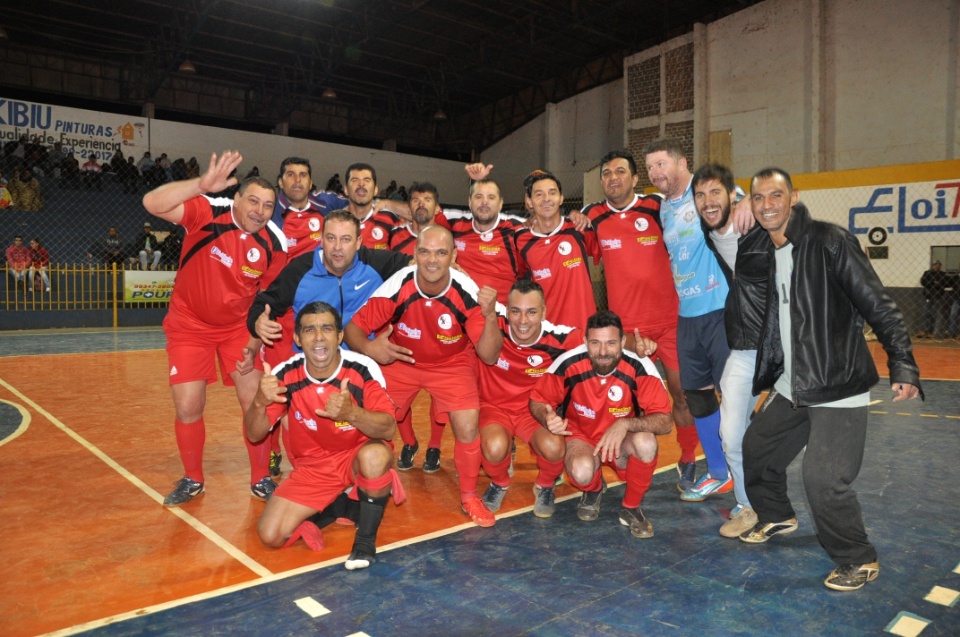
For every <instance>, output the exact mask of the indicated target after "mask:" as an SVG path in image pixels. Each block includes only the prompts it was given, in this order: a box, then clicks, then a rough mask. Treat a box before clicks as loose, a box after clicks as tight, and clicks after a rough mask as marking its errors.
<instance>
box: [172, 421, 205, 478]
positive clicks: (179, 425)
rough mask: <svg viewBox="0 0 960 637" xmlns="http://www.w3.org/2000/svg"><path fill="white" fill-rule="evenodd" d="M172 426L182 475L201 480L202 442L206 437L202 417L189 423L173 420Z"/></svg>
mask: <svg viewBox="0 0 960 637" xmlns="http://www.w3.org/2000/svg"><path fill="white" fill-rule="evenodd" d="M173 428H174V431H175V432H176V435H177V448H178V449H180V461H181V462H183V472H184V475H185V476H187V477H188V478H190V479H191V480H196V481H197V482H203V443H204V442H206V439H207V428H206V425H204V424H203V418H201V419H200V420H197V421H196V422H191V423H185V422H180V421H179V420H175V421H174V425H173Z"/></svg>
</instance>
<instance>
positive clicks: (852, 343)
mask: <svg viewBox="0 0 960 637" xmlns="http://www.w3.org/2000/svg"><path fill="white" fill-rule="evenodd" d="M786 237H787V239H788V240H789V241H790V243H792V244H793V275H792V277H791V281H790V298H791V305H790V319H791V322H792V331H791V338H792V340H793V402H794V405H796V406H804V405H816V404H821V403H826V402H831V401H834V400H840V399H842V398H849V397H850V396H856V395H857V394H862V393H863V392H865V391H867V390H868V389H870V387H872V386H873V385H875V384H876V383H877V381H878V380H879V375H878V374H877V368H876V366H875V365H874V363H873V358H872V357H871V355H870V351H869V349H868V348H867V343H866V340H865V339H864V338H863V322H864V319H866V321H867V322H868V323H869V324H870V325H871V327H873V331H874V333H875V334H876V335H877V340H879V342H880V343H881V344H882V345H883V349H884V350H885V351H886V352H887V358H888V363H887V364H888V366H889V368H890V382H891V384H893V383H901V382H902V383H909V384H911V385H915V386H917V387H918V388H919V387H920V370H919V369H918V368H917V363H916V361H915V360H914V358H913V346H912V345H911V343H910V337H909V336H908V335H907V330H906V327H905V326H904V321H903V314H902V313H901V312H900V310H899V308H897V305H896V303H894V302H893V299H891V298H890V295H889V294H887V291H886V290H885V289H884V287H883V284H882V283H881V282H880V279H879V278H878V277H877V274H876V272H874V270H873V266H871V265H870V261H868V260H867V257H866V255H865V254H864V253H863V250H862V249H861V248H860V244H859V243H858V242H857V240H856V239H855V238H854V237H853V235H851V234H850V233H849V232H847V231H846V230H844V229H843V228H840V227H839V226H836V225H833V224H831V223H825V222H822V221H815V220H814V219H812V218H811V217H810V212H809V211H808V210H807V208H806V206H804V205H803V204H802V203H798V204H797V205H796V206H794V207H793V212H792V213H791V215H790V219H789V221H788V222H787V229H786ZM773 251H774V247H773V243H772V242H771V243H770V247H769V254H770V264H771V267H770V269H769V279H768V283H769V285H768V294H767V309H766V318H765V320H764V326H763V334H762V335H761V341H760V347H759V351H758V352H757V369H756V372H755V375H754V379H753V391H754V393H757V394H758V393H760V391H762V390H765V389H769V388H771V387H773V384H774V382H775V381H776V380H777V378H778V377H779V376H780V375H781V374H782V373H783V348H782V346H781V343H780V325H779V315H778V310H777V305H778V303H779V302H780V296H779V294H778V293H777V289H776V283H775V274H776V272H775V270H776V267H775V266H774V265H773V263H774V257H773ZM920 396H921V397H922V396H923V391H922V390H921V392H920Z"/></svg>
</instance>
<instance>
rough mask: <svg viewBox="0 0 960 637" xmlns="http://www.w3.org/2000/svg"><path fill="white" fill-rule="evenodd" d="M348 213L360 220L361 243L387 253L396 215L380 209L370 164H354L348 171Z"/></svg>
mask: <svg viewBox="0 0 960 637" xmlns="http://www.w3.org/2000/svg"><path fill="white" fill-rule="evenodd" d="M346 175H347V177H346V183H345V184H344V188H345V190H346V193H347V199H348V201H349V203H348V204H347V210H349V211H350V212H352V213H353V216H355V217H356V218H357V219H359V220H360V243H361V245H365V246H367V247H368V248H370V249H371V250H377V249H379V250H386V249H387V248H388V247H389V245H390V230H391V229H392V228H393V227H395V226H396V225H398V224H399V222H400V220H399V218H398V217H397V215H395V214H393V213H392V212H388V211H387V210H381V209H379V206H380V201H379V200H378V199H377V198H376V197H377V193H378V192H379V190H378V189H377V171H376V170H374V168H373V166H371V165H370V164H363V163H356V164H350V166H348V167H347V172H346Z"/></svg>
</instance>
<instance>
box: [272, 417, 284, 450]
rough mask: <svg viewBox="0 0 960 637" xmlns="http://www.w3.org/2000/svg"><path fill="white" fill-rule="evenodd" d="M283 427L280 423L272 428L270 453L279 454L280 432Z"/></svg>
mask: <svg viewBox="0 0 960 637" xmlns="http://www.w3.org/2000/svg"><path fill="white" fill-rule="evenodd" d="M281 429H283V427H282V426H281V425H280V423H277V426H276V427H274V428H273V431H271V432H270V451H272V452H274V453H276V454H280V430H281Z"/></svg>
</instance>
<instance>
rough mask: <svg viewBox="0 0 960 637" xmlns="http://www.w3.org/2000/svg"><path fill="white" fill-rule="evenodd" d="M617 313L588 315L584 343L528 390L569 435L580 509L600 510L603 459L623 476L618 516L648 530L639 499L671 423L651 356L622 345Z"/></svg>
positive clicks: (549, 421) (636, 529)
mask: <svg viewBox="0 0 960 637" xmlns="http://www.w3.org/2000/svg"><path fill="white" fill-rule="evenodd" d="M625 343H626V338H625V336H624V333H623V325H622V323H621V322H620V318H619V317H618V316H617V315H616V314H614V313H613V312H610V311H609V310H603V311H601V312H597V313H596V314H594V315H593V316H591V317H590V318H589V319H588V320H587V329H586V344H585V345H583V346H581V347H578V348H576V349H574V350H571V351H570V352H568V353H566V354H564V355H562V356H560V358H558V359H557V360H556V361H555V362H554V363H553V365H551V366H550V369H549V370H548V371H547V373H546V374H544V375H543V376H542V377H541V378H540V380H539V381H538V382H537V385H536V386H535V387H534V388H533V391H532V392H531V393H530V412H531V413H532V414H533V416H534V418H536V419H537V421H538V422H540V424H542V425H543V426H544V427H546V428H547V429H549V430H550V432H551V433H554V434H557V435H561V436H567V453H566V458H565V463H566V469H567V475H568V476H569V477H570V480H571V482H573V484H574V485H576V486H577V487H578V488H579V489H580V490H581V491H583V494H582V495H581V497H580V504H579V505H578V506H577V517H579V518H580V519H581V520H583V521H592V520H596V519H597V518H598V517H599V516H600V500H601V499H602V497H603V492H604V491H605V490H606V487H607V485H606V482H604V480H603V465H606V466H608V467H611V468H612V469H613V470H614V471H616V473H617V476H618V477H619V478H620V479H621V480H624V481H626V483H627V488H626V492H625V493H624V496H623V505H622V507H621V509H620V524H622V525H624V526H628V527H630V533H631V534H632V535H633V536H634V537H638V538H648V537H653V525H652V524H650V521H649V520H647V518H646V517H645V516H644V515H643V511H642V510H641V509H640V504H641V502H642V501H643V496H644V495H645V494H646V492H647V490H648V489H649V488H650V483H651V482H652V481H653V471H654V469H656V466H657V437H656V435H655V434H657V435H658V434H665V433H667V432H668V431H670V426H671V422H670V399H669V398H668V396H667V392H666V390H664V388H663V382H662V381H661V380H660V375H659V374H658V373H657V368H656V367H654V365H653V363H651V362H650V359H649V358H640V357H638V356H636V355H635V354H633V353H632V352H630V351H629V350H624V345H625Z"/></svg>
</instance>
